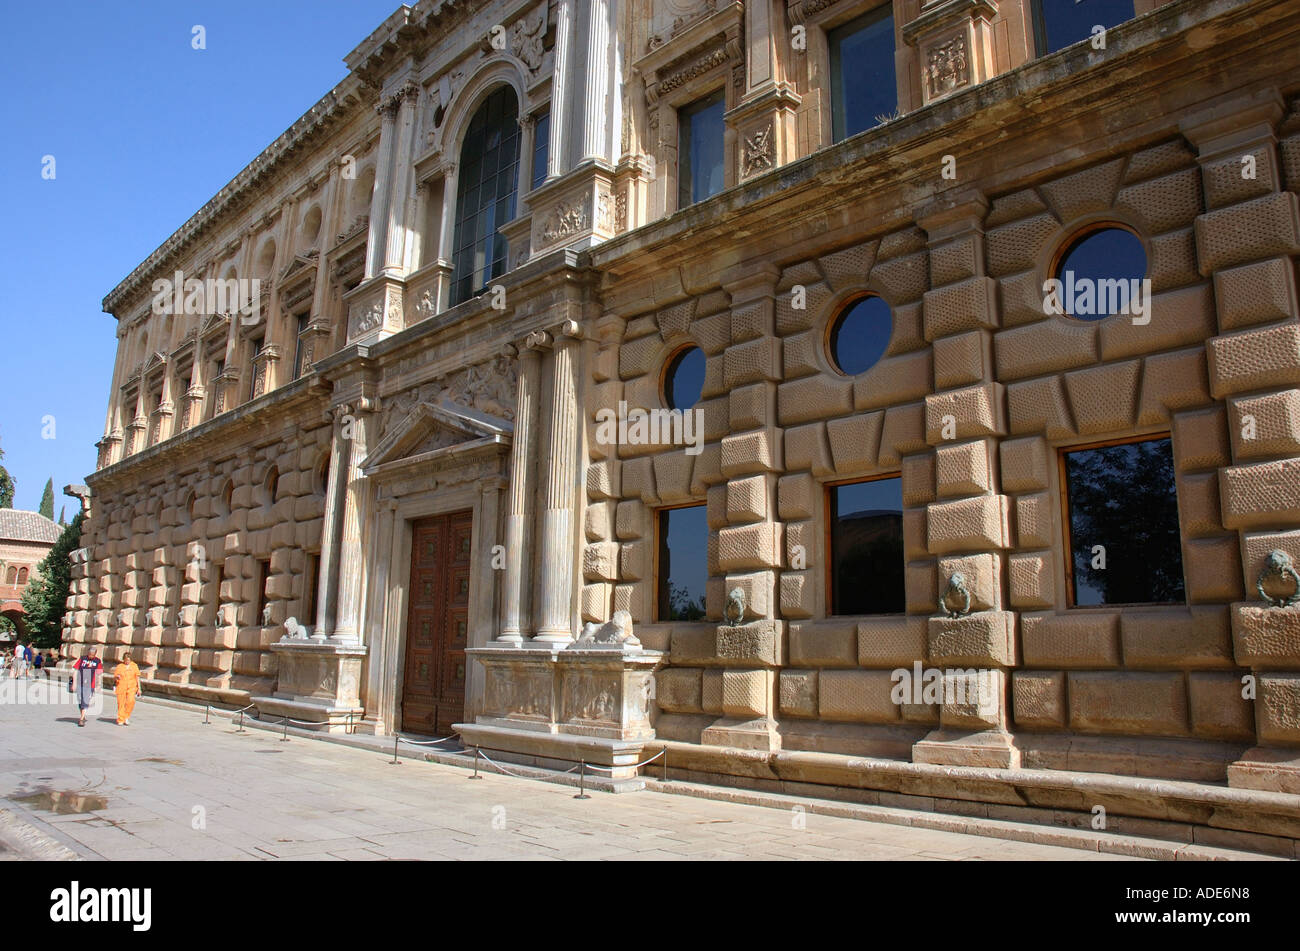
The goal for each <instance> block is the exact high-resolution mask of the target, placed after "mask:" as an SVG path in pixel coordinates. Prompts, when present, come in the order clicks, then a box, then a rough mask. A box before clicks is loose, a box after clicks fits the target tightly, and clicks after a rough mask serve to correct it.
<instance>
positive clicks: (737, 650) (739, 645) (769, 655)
mask: <svg viewBox="0 0 1300 951" xmlns="http://www.w3.org/2000/svg"><path fill="white" fill-rule="evenodd" d="M729 580H730V579H729ZM733 587H734V585H733ZM785 633H786V632H785V629H784V623H783V622H781V621H771V620H761V621H750V622H749V623H747V624H740V625H737V626H735V627H732V626H730V625H726V624H723V625H719V626H718V627H717V628H716V629H715V631H714V653H715V655H716V657H717V658H718V659H719V660H721V661H723V662H725V663H728V665H729V666H741V665H743V666H760V665H761V666H765V667H779V666H782V665H783V664H784V663H785Z"/></svg>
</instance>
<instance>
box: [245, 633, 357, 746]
mask: <svg viewBox="0 0 1300 951" xmlns="http://www.w3.org/2000/svg"><path fill="white" fill-rule="evenodd" d="M270 649H271V650H272V651H274V652H275V654H276V657H277V659H278V660H279V680H278V682H277V683H276V690H275V693H274V694H272V695H271V696H269V697H253V698H252V700H253V703H255V704H256V705H257V712H258V714H259V715H260V714H266V715H267V716H271V717H285V716H287V717H289V718H290V719H293V720H303V721H306V722H309V723H317V724H320V725H321V726H322V727H324V729H325V732H327V733H340V732H343V731H345V730H346V729H347V727H348V723H349V719H351V721H352V722H356V721H358V720H360V719H361V714H362V712H363V711H362V706H361V698H360V694H359V691H360V687H361V663H362V661H363V660H364V658H365V656H366V649H365V648H364V647H361V646H359V645H356V644H336V643H332V642H330V641H328V640H326V639H324V638H282V639H281V640H279V641H277V642H276V643H274V644H272V645H271V647H270Z"/></svg>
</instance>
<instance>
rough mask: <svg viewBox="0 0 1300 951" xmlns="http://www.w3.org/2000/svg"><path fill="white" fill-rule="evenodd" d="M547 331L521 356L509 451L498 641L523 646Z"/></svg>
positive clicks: (531, 339)
mask: <svg viewBox="0 0 1300 951" xmlns="http://www.w3.org/2000/svg"><path fill="white" fill-rule="evenodd" d="M547 343H549V338H548V337H547V335H546V333H545V332H543V331H537V332H536V333H531V334H529V335H528V338H527V339H526V340H525V341H524V345H523V349H522V350H521V351H520V353H519V383H518V387H519V392H518V395H517V398H516V405H515V431H514V441H513V444H512V445H511V447H510V495H509V497H508V498H507V500H506V526H505V528H506V538H505V546H506V576H505V586H504V591H503V592H502V598H503V602H504V603H503V606H502V613H503V616H504V617H503V623H502V626H501V636H500V638H499V639H500V640H503V641H511V642H513V643H516V644H519V643H522V642H523V639H524V637H525V636H527V635H528V634H529V633H530V632H531V629H532V620H533V619H532V584H531V579H530V577H529V575H530V574H531V572H532V566H533V557H532V553H533V538H532V534H533V533H532V521H533V520H532V512H533V501H534V499H535V498H536V497H537V465H536V455H537V450H536V446H537V416H538V402H537V397H538V393H537V388H538V386H539V384H540V381H541V367H542V355H541V350H540V348H541V347H543V346H545V345H546V344H547Z"/></svg>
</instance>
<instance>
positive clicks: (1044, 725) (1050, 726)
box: [1011, 670, 1066, 730]
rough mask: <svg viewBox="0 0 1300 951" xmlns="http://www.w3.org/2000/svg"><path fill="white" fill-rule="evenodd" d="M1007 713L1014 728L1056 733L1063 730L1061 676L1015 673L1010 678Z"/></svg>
mask: <svg viewBox="0 0 1300 951" xmlns="http://www.w3.org/2000/svg"><path fill="white" fill-rule="evenodd" d="M1011 712H1012V717H1013V719H1014V722H1015V724H1016V726H1017V727H1022V728H1025V729H1029V730H1059V729H1061V728H1063V727H1064V726H1065V716H1066V709H1065V674H1064V673H1063V672H1062V671H1059V670H1017V671H1014V672H1013V673H1012V675H1011Z"/></svg>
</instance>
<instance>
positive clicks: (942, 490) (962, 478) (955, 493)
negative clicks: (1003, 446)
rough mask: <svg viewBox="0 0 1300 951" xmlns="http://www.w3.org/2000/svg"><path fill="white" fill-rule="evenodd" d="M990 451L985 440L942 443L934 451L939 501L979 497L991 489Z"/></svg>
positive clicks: (988, 444)
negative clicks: (961, 497)
mask: <svg viewBox="0 0 1300 951" xmlns="http://www.w3.org/2000/svg"><path fill="white" fill-rule="evenodd" d="M991 450H992V451H994V452H995V451H996V446H995V445H994V444H993V443H992V442H991V441H990V440H988V439H975V440H971V441H970V442H963V443H956V444H953V443H945V444H944V445H941V446H938V447H937V448H936V449H935V451H934V455H935V489H936V491H937V493H938V495H939V497H940V498H954V497H960V496H964V495H979V494H982V493H985V492H991V491H992V489H993V480H994V474H993V463H992V456H991Z"/></svg>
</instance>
